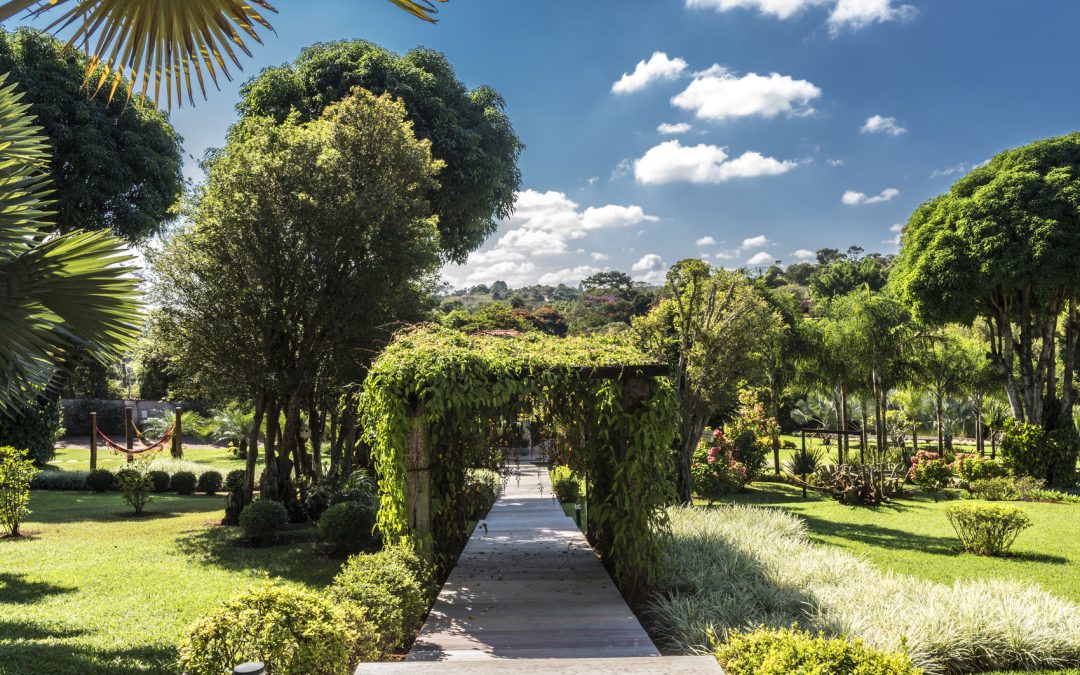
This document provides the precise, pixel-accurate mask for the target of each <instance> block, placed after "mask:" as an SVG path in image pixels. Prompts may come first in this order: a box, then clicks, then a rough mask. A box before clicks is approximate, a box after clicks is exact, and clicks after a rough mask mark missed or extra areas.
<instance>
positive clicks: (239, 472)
mask: <svg viewBox="0 0 1080 675" xmlns="http://www.w3.org/2000/svg"><path fill="white" fill-rule="evenodd" d="M244 477H245V471H244V470H243V469H233V470H232V471H230V472H229V473H228V474H226V476H225V490H227V491H228V492H233V491H234V490H239V489H240V488H242V487H243V486H244Z"/></svg>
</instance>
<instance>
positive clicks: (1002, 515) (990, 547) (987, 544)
mask: <svg viewBox="0 0 1080 675" xmlns="http://www.w3.org/2000/svg"><path fill="white" fill-rule="evenodd" d="M945 515H946V516H947V517H948V518H949V523H950V524H951V525H952V526H953V529H954V530H956V536H957V538H958V539H960V545H961V546H963V547H964V550H965V551H967V552H968V553H974V554H975V555H992V556H1004V555H1007V554H1008V552H1009V549H1011V548H1012V545H1013V543H1014V542H1015V541H1016V537H1017V536H1019V535H1020V533H1021V532H1023V531H1024V530H1025V529H1027V528H1029V527H1031V518H1028V516H1027V514H1026V513H1024V512H1023V511H1021V510H1020V509H1018V508H1016V507H1015V506H1003V505H998V504H993V505H990V504H971V505H966V504H965V505H961V506H950V507H949V508H947V509H945Z"/></svg>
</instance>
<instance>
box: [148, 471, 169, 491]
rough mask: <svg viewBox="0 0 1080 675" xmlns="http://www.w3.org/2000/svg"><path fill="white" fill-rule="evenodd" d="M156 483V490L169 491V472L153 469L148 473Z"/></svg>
mask: <svg viewBox="0 0 1080 675" xmlns="http://www.w3.org/2000/svg"><path fill="white" fill-rule="evenodd" d="M147 475H148V476H149V477H150V480H151V481H153V483H154V492H168V491H169V481H170V480H171V479H170V478H169V474H168V472H166V471H151V472H150V473H148V474H147Z"/></svg>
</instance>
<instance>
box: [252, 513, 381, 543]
mask: <svg viewBox="0 0 1080 675" xmlns="http://www.w3.org/2000/svg"><path fill="white" fill-rule="evenodd" d="M376 514H377V511H376V509H375V507H374V506H372V505H371V504H365V503H364V502H342V503H340V504H334V505H333V506H331V507H330V508H328V509H326V511H324V512H323V514H322V516H320V517H319V534H320V535H322V538H323V540H324V541H326V543H328V544H330V545H331V546H333V547H334V549H335V550H336V551H339V552H342V553H359V552H360V551H362V550H364V549H365V548H367V547H368V546H369V545H370V544H371V543H372V541H374V538H375V535H374V534H373V531H374V529H375V516H376ZM241 517H242V516H241Z"/></svg>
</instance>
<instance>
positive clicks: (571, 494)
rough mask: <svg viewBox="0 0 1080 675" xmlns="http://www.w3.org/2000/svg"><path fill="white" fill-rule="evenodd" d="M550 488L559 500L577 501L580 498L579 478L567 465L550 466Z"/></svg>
mask: <svg viewBox="0 0 1080 675" xmlns="http://www.w3.org/2000/svg"><path fill="white" fill-rule="evenodd" d="M551 490H552V491H553V492H554V493H555V497H556V498H557V499H558V500H559V501H560V502H577V501H579V500H580V499H581V479H580V478H578V477H577V476H575V475H574V472H573V471H571V470H570V467H568V466H562V465H560V466H555V467H552V468H551Z"/></svg>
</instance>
